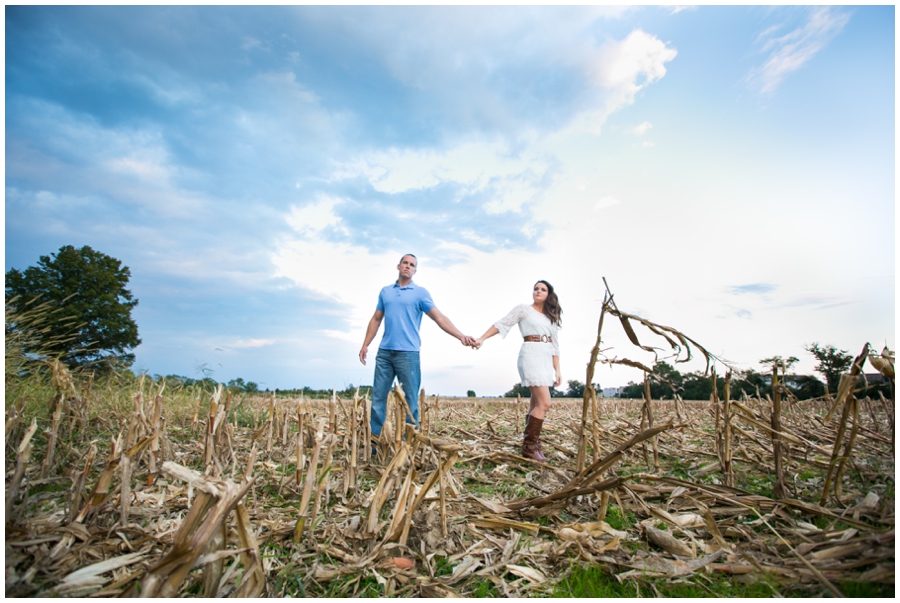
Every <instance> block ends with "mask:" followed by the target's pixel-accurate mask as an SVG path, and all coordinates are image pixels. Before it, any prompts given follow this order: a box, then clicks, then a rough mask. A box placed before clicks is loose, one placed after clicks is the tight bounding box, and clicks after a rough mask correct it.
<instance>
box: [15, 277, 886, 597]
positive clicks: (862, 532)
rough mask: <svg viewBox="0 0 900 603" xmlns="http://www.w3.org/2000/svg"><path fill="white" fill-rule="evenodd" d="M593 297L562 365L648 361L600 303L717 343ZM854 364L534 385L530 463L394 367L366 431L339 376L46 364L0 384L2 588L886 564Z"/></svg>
mask: <svg viewBox="0 0 900 603" xmlns="http://www.w3.org/2000/svg"><path fill="white" fill-rule="evenodd" d="M612 298H613V296H612V294H611V293H609V291H608V290H607V298H606V299H605V300H604V303H603V308H602V310H601V318H600V322H599V325H598V332H597V344H596V346H595V347H594V348H593V349H592V350H591V352H590V356H589V363H588V370H587V375H586V376H587V380H586V383H588V384H590V383H591V382H592V379H591V377H592V376H593V371H594V365H595V364H596V363H598V362H600V363H610V364H613V363H617V364H626V365H630V366H636V367H638V368H641V369H642V370H644V371H645V373H646V374H647V379H648V381H647V382H648V383H649V380H650V379H653V378H657V377H658V376H655V375H653V373H652V369H650V368H649V367H648V366H647V365H648V363H646V362H643V361H641V360H633V359H629V358H620V357H616V358H607V357H606V356H605V354H604V353H603V352H602V351H601V331H602V328H603V323H604V317H605V316H606V315H609V316H612V317H614V318H617V319H618V321H614V322H618V323H619V324H620V325H622V327H623V329H624V330H625V333H626V335H627V337H628V338H629V340H630V341H631V342H632V343H633V344H634V345H635V347H636V349H639V350H641V351H642V352H647V351H648V350H649V351H650V352H652V353H654V354H655V353H656V350H657V348H654V347H652V346H649V345H646V344H645V343H644V342H642V341H641V339H639V338H638V334H637V331H636V330H635V328H634V327H635V326H637V325H640V326H642V327H645V328H647V329H648V330H649V331H650V332H651V333H652V334H653V335H655V336H658V337H662V338H663V340H664V341H665V342H666V343H667V344H668V345H669V347H670V348H671V349H672V350H673V351H674V352H675V353H676V354H680V353H681V352H682V351H684V352H686V354H687V356H690V355H691V350H692V349H696V350H699V351H700V353H702V354H703V355H704V356H705V357H706V360H707V363H711V364H713V375H712V378H713V379H714V378H715V375H714V367H715V363H716V362H718V363H721V364H725V363H724V362H723V361H720V360H719V359H717V358H715V357H714V356H712V355H711V354H709V353H708V352H707V351H706V350H705V349H704V348H703V347H702V346H700V345H699V344H698V343H697V342H695V341H694V340H692V339H690V338H689V337H687V336H686V335H684V334H683V333H681V332H679V331H676V330H675V329H672V328H670V327H665V326H662V325H659V324H657V323H654V322H652V321H649V320H647V319H644V318H641V317H638V316H635V315H633V314H627V313H624V312H621V311H619V309H618V308H617V307H616V304H615V303H614V302H613V301H612ZM7 322H9V317H7ZM866 361H869V363H870V364H871V365H872V366H873V367H874V368H876V369H877V370H879V371H880V372H882V374H884V375H885V376H889V378H890V379H893V353H892V352H890V351H889V350H886V351H885V352H883V353H882V354H881V355H876V354H874V353H873V352H872V351H871V350H870V349H869V346H868V345H866V346H865V347H864V349H863V352H862V353H861V354H860V355H859V356H858V357H857V359H856V361H855V362H854V365H853V368H852V369H851V375H850V376H848V377H847V378H846V379H845V381H843V382H842V384H841V388H840V390H839V391H838V392H837V394H836V395H835V396H834V397H831V396H826V397H823V398H820V399H816V400H808V401H802V402H800V401H797V400H793V399H791V398H790V397H789V396H788V395H786V394H785V392H786V391H787V390H777V394H776V396H778V397H777V398H776V399H770V398H763V399H760V398H749V397H746V396H744V397H742V398H741V399H739V400H731V399H730V394H729V389H728V388H727V387H726V390H725V395H724V399H722V400H720V399H719V398H718V396H714V397H713V398H712V399H711V400H710V401H708V402H695V401H684V400H681V399H680V398H679V397H678V396H677V393H676V394H675V395H673V399H671V400H651V399H650V397H649V388H648V390H647V391H648V395H647V396H645V398H644V399H641V400H621V399H603V398H602V397H598V395H597V392H595V391H594V390H593V388H592V387H590V386H588V387H586V391H585V396H584V398H583V399H582V400H555V401H554V404H553V408H552V409H551V411H550V414H549V415H548V420H547V422H546V423H545V429H544V433H543V440H544V442H545V447H546V448H547V449H548V451H549V456H550V457H551V461H550V463H549V464H540V463H536V462H534V461H531V460H529V459H526V458H523V457H522V456H520V454H519V447H520V444H521V426H520V423H521V418H522V416H524V413H525V411H526V409H527V407H528V400H524V399H521V398H516V399H447V398H441V397H439V396H426V395H425V393H424V391H423V392H421V394H420V396H419V409H420V417H419V418H420V422H419V426H418V428H415V427H413V426H412V425H410V424H409V423H408V421H410V420H411V416H412V414H411V411H410V408H409V404H408V403H407V401H406V399H405V397H404V394H403V391H402V390H401V389H400V388H399V387H397V388H395V389H394V390H393V391H392V392H391V394H390V396H389V399H388V409H387V414H386V416H387V417H388V421H387V422H386V424H385V428H384V430H383V431H382V433H381V436H380V437H378V438H373V437H372V435H371V432H370V430H369V417H370V414H371V401H370V400H369V399H368V398H367V397H365V396H360V395H359V393H358V392H357V394H356V395H355V396H353V397H352V399H347V400H344V399H341V398H340V397H338V396H337V395H336V394H333V395H332V397H331V398H330V399H328V400H312V399H305V398H300V399H280V398H276V397H275V396H274V395H266V396H259V397H255V398H241V399H237V400H233V399H232V395H231V393H230V392H226V391H224V390H223V388H221V387H219V388H218V389H217V390H216V391H214V392H210V393H207V394H204V395H203V396H201V397H200V398H198V396H197V394H196V393H195V392H184V391H180V392H179V391H171V390H170V391H167V390H166V386H165V384H164V383H156V382H153V381H152V380H150V379H146V380H144V379H141V380H139V381H136V382H135V381H132V382H131V383H130V384H129V385H128V386H127V387H119V388H114V387H111V386H108V387H107V388H106V389H105V390H104V389H103V388H102V387H97V386H96V384H94V383H93V382H91V383H87V384H83V383H81V382H80V381H79V380H78V379H76V378H75V377H73V376H72V375H71V374H68V372H67V371H66V370H65V367H62V366H61V365H59V366H54V365H52V364H50V365H48V368H49V369H50V372H51V374H52V375H54V376H53V379H52V381H51V385H50V386H48V387H45V388H44V389H41V390H40V392H41V393H43V394H45V395H46V394H48V393H49V394H50V395H49V396H48V398H46V404H45V406H44V410H42V411H41V412H40V413H39V414H38V415H37V416H29V414H28V412H27V411H26V408H27V405H25V404H23V402H22V401H21V398H19V399H15V400H10V396H7V407H6V413H7V423H6V447H7V448H6V450H7V454H6V459H7V461H6V469H7V497H6V518H7V527H6V543H5V547H6V576H7V578H6V594H7V596H22V595H37V596H117V595H125V596H185V595H194V596H206V597H220V596H233V597H255V596H263V595H267V596H284V595H285V594H290V595H294V596H297V595H300V596H313V595H316V596H322V595H324V596H358V595H361V594H378V595H380V596H426V597H445V596H470V595H473V594H476V593H482V594H483V593H484V591H485V589H487V590H488V592H489V594H492V595H495V596H517V597H521V596H538V595H543V594H548V593H550V592H551V591H552V588H553V585H554V583H555V582H556V581H557V580H558V579H560V578H561V577H563V576H565V575H566V573H567V572H568V571H569V569H570V568H571V567H572V566H573V565H576V564H601V565H602V566H603V567H605V568H606V569H607V571H608V572H609V573H610V574H612V575H614V576H615V577H616V578H617V579H618V580H620V581H624V580H633V581H637V582H641V581H645V580H647V579H648V578H650V577H655V578H659V579H664V580H673V581H674V580H679V581H683V580H686V579H690V580H701V581H702V580H704V579H705V578H701V576H709V575H711V574H725V575H729V576H739V577H742V578H741V579H743V580H747V579H760V578H761V577H763V576H767V577H768V580H770V582H769V583H770V584H771V585H772V586H771V588H772V589H773V594H775V595H777V594H780V592H779V589H781V588H786V587H787V586H788V585H790V586H791V587H795V586H796V585H806V587H807V588H809V589H810V592H812V593H819V594H829V595H839V594H841V591H840V587H839V586H838V585H839V584H840V583H842V582H844V581H847V580H851V581H857V582H883V583H889V584H892V583H893V580H894V532H893V529H894V528H893V524H894V500H893V494H892V493H893V480H894V475H893V471H894V465H893V442H894V431H893V430H894V428H893V424H894V419H893V400H885V399H884V398H882V399H880V400H872V399H869V398H865V397H863V394H862V393H861V392H860V391H859V390H858V388H855V387H854V384H855V383H856V375H857V374H859V373H860V372H861V371H862V369H863V364H864V363H865V362H866ZM725 366H726V368H728V367H727V364H725ZM776 371H777V368H776ZM8 377H9V375H8ZM773 377H774V378H775V379H778V378H780V376H779V375H778V374H777V373H776V374H775V375H773ZM729 381H730V373H727V374H726V384H728V383H729ZM9 387H10V386H9V379H8V384H7V389H8V391H9ZM104 396H106V397H104ZM857 396H860V398H858V397H857ZM110 397H112V398H115V399H116V400H117V402H115V403H113V402H110ZM776 400H777V402H778V404H777V405H776ZM98 406H99V407H102V408H103V412H102V414H98V413H97V411H96V408H97V407H98ZM112 407H114V408H116V409H117V410H116V411H115V412H112V411H111V410H110V408H112ZM862 408H865V412H861V409H862ZM92 409H93V410H92ZM92 412H93V413H95V414H92ZM248 413H252V416H249V415H248ZM103 415H105V416H103ZM248 416H249V418H248ZM204 417H205V419H204ZM239 419H240V420H239ZM251 419H252V421H251ZM373 445H374V448H375V453H374V454H372V452H371V448H372V446H373ZM781 585H786V586H784V587H782V586H781ZM646 591H649V588H646V585H645V591H642V592H646Z"/></svg>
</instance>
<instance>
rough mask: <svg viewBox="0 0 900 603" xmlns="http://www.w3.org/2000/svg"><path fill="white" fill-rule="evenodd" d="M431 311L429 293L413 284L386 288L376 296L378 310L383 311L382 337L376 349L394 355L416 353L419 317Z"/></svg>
mask: <svg viewBox="0 0 900 603" xmlns="http://www.w3.org/2000/svg"><path fill="white" fill-rule="evenodd" d="M432 308H434V301H432V299H431V294H430V293H428V291H427V290H426V289H425V288H423V287H419V286H418V285H416V284H415V283H413V282H412V281H410V283H409V284H408V285H406V286H405V287H401V286H400V285H398V284H397V283H394V284H393V285H388V286H387V287H385V288H384V289H382V290H381V293H379V294H378V307H377V309H378V310H381V311H382V312H384V335H383V336H382V338H381V344H380V345H379V346H378V347H379V348H381V349H383V350H393V351H395V352H418V351H419V346H421V345H422V340H421V339H420V338H419V327H420V326H421V324H422V314H425V313H427V312H429V311H430V310H431V309H432Z"/></svg>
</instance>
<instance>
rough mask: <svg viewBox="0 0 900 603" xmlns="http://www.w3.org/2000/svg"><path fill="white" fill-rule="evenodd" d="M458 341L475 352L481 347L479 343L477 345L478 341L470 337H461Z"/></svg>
mask: <svg viewBox="0 0 900 603" xmlns="http://www.w3.org/2000/svg"><path fill="white" fill-rule="evenodd" d="M459 341H460V343H462V344H463V345H464V346H468V347H470V348H474V349H476V350H477V349H478V348H479V347H481V343H479V342H478V340H477V339H475V338H474V337H472V336H471V335H463V336H462V337H460V339H459Z"/></svg>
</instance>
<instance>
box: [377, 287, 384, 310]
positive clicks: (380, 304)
mask: <svg viewBox="0 0 900 603" xmlns="http://www.w3.org/2000/svg"><path fill="white" fill-rule="evenodd" d="M375 309H376V310H381V311H382V312H384V289H382V290H381V291H379V292H378V305H376V306H375Z"/></svg>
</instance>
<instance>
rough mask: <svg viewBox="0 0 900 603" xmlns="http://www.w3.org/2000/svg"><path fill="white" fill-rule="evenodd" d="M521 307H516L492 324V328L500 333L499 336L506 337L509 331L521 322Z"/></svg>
mask: <svg viewBox="0 0 900 603" xmlns="http://www.w3.org/2000/svg"><path fill="white" fill-rule="evenodd" d="M522 316H523V314H522V306H516V307H515V308H513V309H512V310H510V311H509V314H507V315H506V316H504V317H503V318H501V319H500V320H498V321H497V322H495V323H494V326H495V327H496V328H497V330H498V331H500V335H501V336H503V337H506V334H507V333H509V330H510V329H511V328H513V327H514V326H516V325H517V324H519V321H521V320H522Z"/></svg>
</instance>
